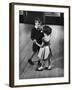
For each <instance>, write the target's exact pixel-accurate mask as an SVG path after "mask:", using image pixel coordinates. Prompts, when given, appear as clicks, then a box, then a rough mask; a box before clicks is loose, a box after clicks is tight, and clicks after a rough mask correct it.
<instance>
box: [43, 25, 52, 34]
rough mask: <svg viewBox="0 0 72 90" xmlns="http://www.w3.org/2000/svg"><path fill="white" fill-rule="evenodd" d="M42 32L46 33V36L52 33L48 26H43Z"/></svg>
mask: <svg viewBox="0 0 72 90" xmlns="http://www.w3.org/2000/svg"><path fill="white" fill-rule="evenodd" d="M43 32H44V33H46V34H47V35H49V34H51V33H52V29H51V27H49V26H44V27H43Z"/></svg>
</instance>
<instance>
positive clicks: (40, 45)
mask: <svg viewBox="0 0 72 90" xmlns="http://www.w3.org/2000/svg"><path fill="white" fill-rule="evenodd" d="M35 43H36V44H37V45H38V46H39V47H42V46H43V45H44V42H42V44H39V43H37V41H36V42H35Z"/></svg>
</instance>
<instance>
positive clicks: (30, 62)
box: [28, 52, 36, 65]
mask: <svg viewBox="0 0 72 90" xmlns="http://www.w3.org/2000/svg"><path fill="white" fill-rule="evenodd" d="M35 54H36V52H34V53H33V54H32V56H31V57H30V59H29V60H28V62H29V64H31V65H34V62H33V61H32V58H33V56H34V55H35Z"/></svg>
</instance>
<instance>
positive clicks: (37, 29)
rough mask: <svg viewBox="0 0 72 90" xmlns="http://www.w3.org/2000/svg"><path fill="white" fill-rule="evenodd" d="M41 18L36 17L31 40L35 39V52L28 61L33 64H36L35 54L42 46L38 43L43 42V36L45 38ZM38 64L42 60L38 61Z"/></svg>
mask: <svg viewBox="0 0 72 90" xmlns="http://www.w3.org/2000/svg"><path fill="white" fill-rule="evenodd" d="M41 24H42V22H41V20H40V19H39V18H35V26H34V28H33V29H32V31H31V40H32V41H33V46H32V49H33V54H32V56H31V57H30V59H29V60H28V62H29V63H30V64H31V65H34V62H33V61H32V58H33V56H34V55H35V54H36V53H37V52H38V51H39V49H40V47H39V46H38V45H37V44H36V42H38V43H39V44H41V43H42V38H43V36H44V35H43V33H42V28H41ZM38 65H40V61H38Z"/></svg>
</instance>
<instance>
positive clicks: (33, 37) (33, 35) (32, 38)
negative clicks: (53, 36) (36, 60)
mask: <svg viewBox="0 0 72 90" xmlns="http://www.w3.org/2000/svg"><path fill="white" fill-rule="evenodd" d="M34 39H35V30H34V29H32V31H31V40H34Z"/></svg>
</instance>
